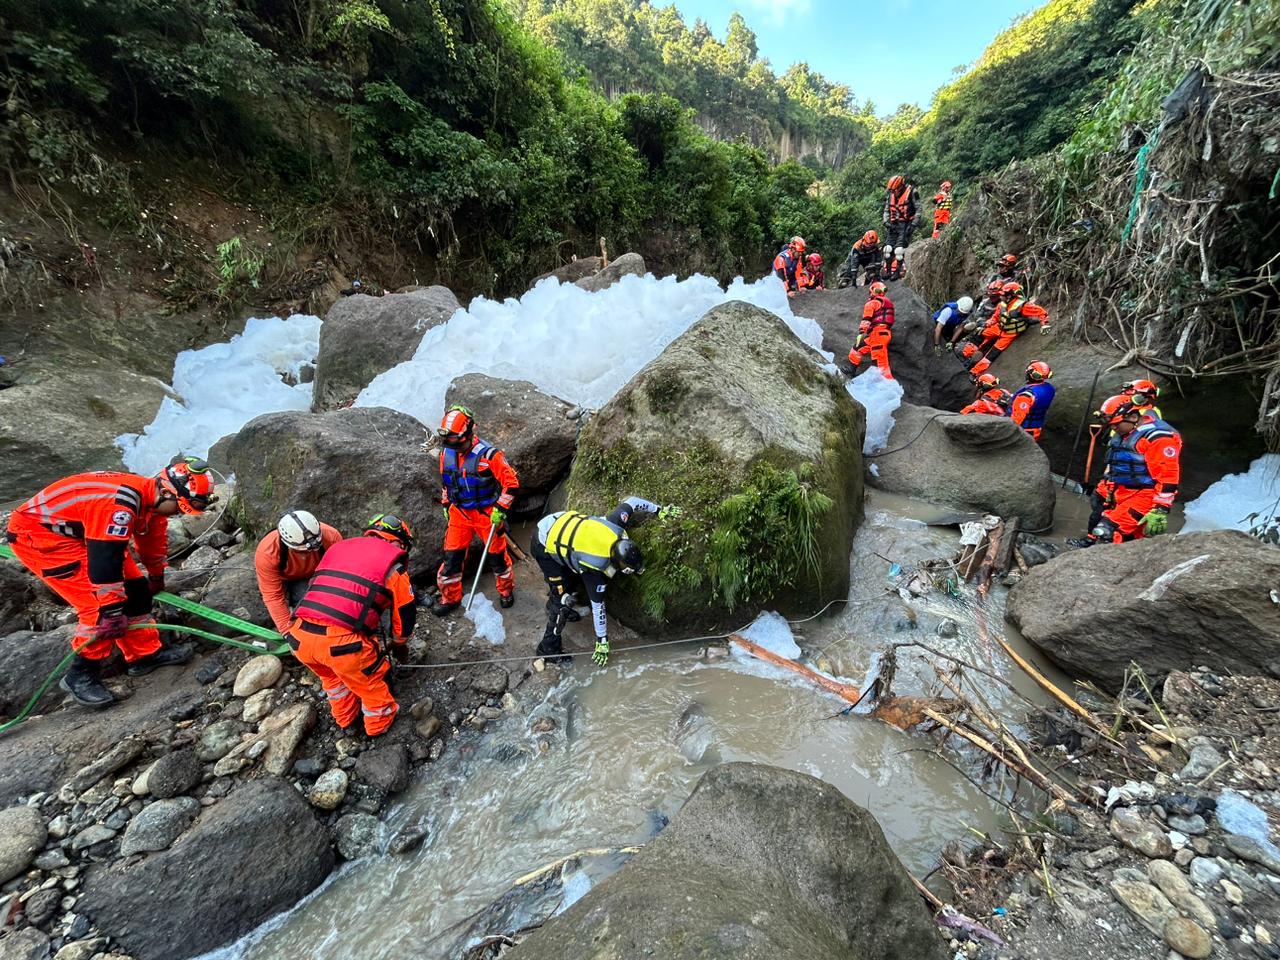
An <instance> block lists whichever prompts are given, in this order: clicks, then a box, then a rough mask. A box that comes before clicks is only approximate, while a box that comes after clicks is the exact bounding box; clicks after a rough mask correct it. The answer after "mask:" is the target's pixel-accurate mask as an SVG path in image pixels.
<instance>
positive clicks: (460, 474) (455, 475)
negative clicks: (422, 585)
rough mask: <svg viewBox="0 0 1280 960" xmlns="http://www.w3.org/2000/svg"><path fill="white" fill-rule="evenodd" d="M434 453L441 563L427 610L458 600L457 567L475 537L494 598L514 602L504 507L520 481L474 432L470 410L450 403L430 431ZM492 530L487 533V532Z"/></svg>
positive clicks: (442, 610)
mask: <svg viewBox="0 0 1280 960" xmlns="http://www.w3.org/2000/svg"><path fill="white" fill-rule="evenodd" d="M436 433H437V435H438V436H439V437H440V440H441V442H442V443H443V444H444V448H443V449H442V450H441V451H440V481H441V485H442V490H441V493H440V502H441V503H442V504H443V505H444V516H445V521H446V522H447V523H448V524H449V527H448V529H447V530H446V531H445V535H444V562H443V563H442V564H440V571H439V573H438V574H437V575H436V586H438V587H439V588H440V599H439V600H438V601H437V602H436V603H435V605H434V606H432V608H431V612H432V613H434V614H435V615H436V616H437V617H443V616H446V615H447V614H449V613H450V612H452V611H453V610H456V609H457V608H458V606H459V605H460V604H461V603H462V568H463V566H464V565H465V564H466V560H467V549H468V548H469V547H470V546H471V541H472V540H473V539H474V538H475V537H479V538H480V542H481V543H488V544H489V553H488V556H487V558H486V559H487V561H488V563H489V566H490V567H491V568H492V569H493V577H494V582H495V584H496V586H497V588H498V602H499V603H500V604H501V605H502V606H503V607H510V606H511V605H512V604H514V603H515V602H516V594H515V587H516V581H515V574H514V572H513V571H512V569H511V556H510V554H508V553H507V511H508V510H510V509H511V504H512V503H514V502H515V498H516V490H517V488H518V487H519V486H520V480H519V478H518V477H517V476H516V472H515V470H514V469H513V468H512V466H511V464H509V463H508V462H507V457H506V454H504V453H503V452H502V451H501V450H499V449H498V448H497V447H495V446H493V445H492V444H489V443H485V442H484V441H483V440H481V439H480V438H479V437H477V436H476V429H475V420H474V418H472V416H471V411H470V410H468V409H467V408H466V407H464V406H461V405H460V404H455V405H454V406H452V407H450V408H449V409H448V410H446V411H445V414H444V419H443V420H441V421H440V429H439V430H437V431H436ZM491 534H492V535H491Z"/></svg>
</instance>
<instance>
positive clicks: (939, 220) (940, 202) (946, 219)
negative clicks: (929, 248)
mask: <svg viewBox="0 0 1280 960" xmlns="http://www.w3.org/2000/svg"><path fill="white" fill-rule="evenodd" d="M950 222H951V194H949V193H944V192H943V191H941V190H939V191H938V192H937V194H935V195H934V198H933V235H934V236H935V237H936V236H937V235H938V234H940V233H941V232H942V228H943V227H945V226H946V225H947V224H948V223H950Z"/></svg>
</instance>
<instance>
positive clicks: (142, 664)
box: [124, 644, 194, 677]
mask: <svg viewBox="0 0 1280 960" xmlns="http://www.w3.org/2000/svg"><path fill="white" fill-rule="evenodd" d="M192 653H194V650H193V649H192V647H191V645H190V644H184V645H183V646H180V647H161V648H160V649H159V650H157V651H156V652H155V653H149V654H147V655H146V656H145V657H142V658H140V659H138V660H134V661H133V662H132V663H131V664H129V665H128V666H127V667H125V671H124V672H125V673H126V674H128V675H129V676H131V677H145V676H146V675H147V674H148V673H150V672H151V671H152V670H156V669H158V668H160V667H176V666H178V665H179V664H183V663H186V662H187V661H188V660H190V659H191V654H192Z"/></svg>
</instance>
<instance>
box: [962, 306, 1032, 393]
mask: <svg viewBox="0 0 1280 960" xmlns="http://www.w3.org/2000/svg"><path fill="white" fill-rule="evenodd" d="M1032 323H1038V324H1040V327H1041V332H1042V333H1047V332H1048V330H1049V314H1048V312H1046V311H1045V309H1044V307H1042V306H1040V305H1039V304H1036V303H1032V302H1031V301H1030V300H1027V299H1026V298H1024V297H1021V296H1018V297H1014V298H1013V299H1012V300H1008V301H1005V302H1004V303H1001V304H1000V305H999V306H997V307H996V312H995V313H994V314H992V316H991V319H990V320H988V321H987V325H986V326H985V327H984V328H983V329H982V342H981V343H980V344H978V346H977V348H976V349H974V350H969V349H968V348H969V347H970V346H972V344H966V349H965V350H964V351H962V356H963V357H964V359H966V360H967V359H970V358H971V357H973V356H980V359H979V360H978V361H977V363H975V364H974V365H973V366H972V367H970V368H969V373H970V374H972V375H973V376H975V377H976V376H979V375H980V374H982V373H983V372H984V371H985V370H986V369H987V368H988V367H990V366H991V364H992V363H994V362H995V359H996V357H998V356H1000V354H1002V353H1004V351H1005V350H1007V349H1008V348H1009V346H1010V345H1011V344H1012V343H1013V341H1015V340H1017V339H1018V337H1019V336H1021V334H1022V333H1023V331H1024V330H1026V329H1027V327H1028V326H1030V325H1031V324H1032Z"/></svg>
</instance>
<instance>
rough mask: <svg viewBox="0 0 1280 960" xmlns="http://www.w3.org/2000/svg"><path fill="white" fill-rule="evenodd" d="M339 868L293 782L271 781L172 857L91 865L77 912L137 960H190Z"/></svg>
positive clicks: (237, 794) (229, 806)
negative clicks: (334, 867) (193, 953)
mask: <svg viewBox="0 0 1280 960" xmlns="http://www.w3.org/2000/svg"><path fill="white" fill-rule="evenodd" d="M333 863H334V861H333V852H332V850H331V849H330V847H329V843H328V840H327V838H326V832H325V830H324V828H323V826H322V825H321V824H320V822H319V821H318V820H317V819H316V817H315V814H313V813H312V812H311V809H310V808H309V807H308V806H307V804H306V802H305V801H304V800H303V799H302V798H301V797H300V796H299V795H298V792H297V791H296V790H294V789H293V788H292V787H291V786H289V784H288V783H286V782H285V781H283V780H280V779H277V778H275V777H268V778H266V779H263V780H254V781H251V782H249V783H246V784H244V785H242V786H241V787H239V788H238V789H236V790H234V791H233V792H232V793H231V794H230V796H228V797H226V798H225V799H223V800H221V801H219V802H218V803H217V804H216V805H214V806H212V807H210V808H209V809H207V810H206V811H205V812H204V814H203V815H202V816H201V817H200V819H199V821H198V822H197V823H196V825H195V826H194V827H193V828H192V829H191V830H189V831H188V832H187V833H186V835H185V836H183V837H182V839H180V840H179V841H178V842H176V843H175V844H174V845H173V846H172V847H170V848H169V849H168V850H163V851H160V852H159V853H155V854H152V855H151V856H148V857H145V858H143V859H142V860H141V861H139V862H137V863H130V862H129V861H120V862H118V863H115V864H112V865H110V866H106V865H98V866H94V867H91V868H90V870H89V871H88V874H87V875H86V877H85V880H84V885H83V891H84V892H83V895H82V896H81V897H80V899H79V901H77V903H76V910H77V911H78V912H80V913H83V914H85V915H87V916H88V917H89V918H90V919H91V920H92V921H93V922H94V923H95V924H96V925H97V927H98V930H99V931H100V932H101V933H103V934H105V935H107V936H110V937H112V938H113V939H114V940H115V942H116V943H117V945H118V947H119V948H123V949H124V950H127V951H128V952H129V953H130V954H132V955H133V956H136V957H146V958H148V960H182V958H184V957H187V956H189V955H190V954H191V953H192V952H193V950H213V949H216V948H218V947H220V946H222V945H223V944H226V943H229V942H230V941H232V940H235V939H237V938H238V937H240V936H242V935H243V934H245V933H247V932H248V931H249V930H251V929H253V928H254V927H256V926H257V925H258V924H260V923H261V922H262V921H264V920H265V919H267V918H268V917H269V916H271V915H272V914H274V913H277V912H278V911H280V910H283V909H286V908H288V907H291V906H293V905H294V904H295V903H297V902H298V900H300V899H301V898H302V897H304V896H306V894H308V893H310V892H311V891H312V890H313V889H315V887H316V886H317V885H318V884H319V883H320V881H322V880H323V879H324V878H325V877H326V876H328V874H329V872H330V871H331V870H332V869H333ZM157 891H163V896H159V895H157Z"/></svg>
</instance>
